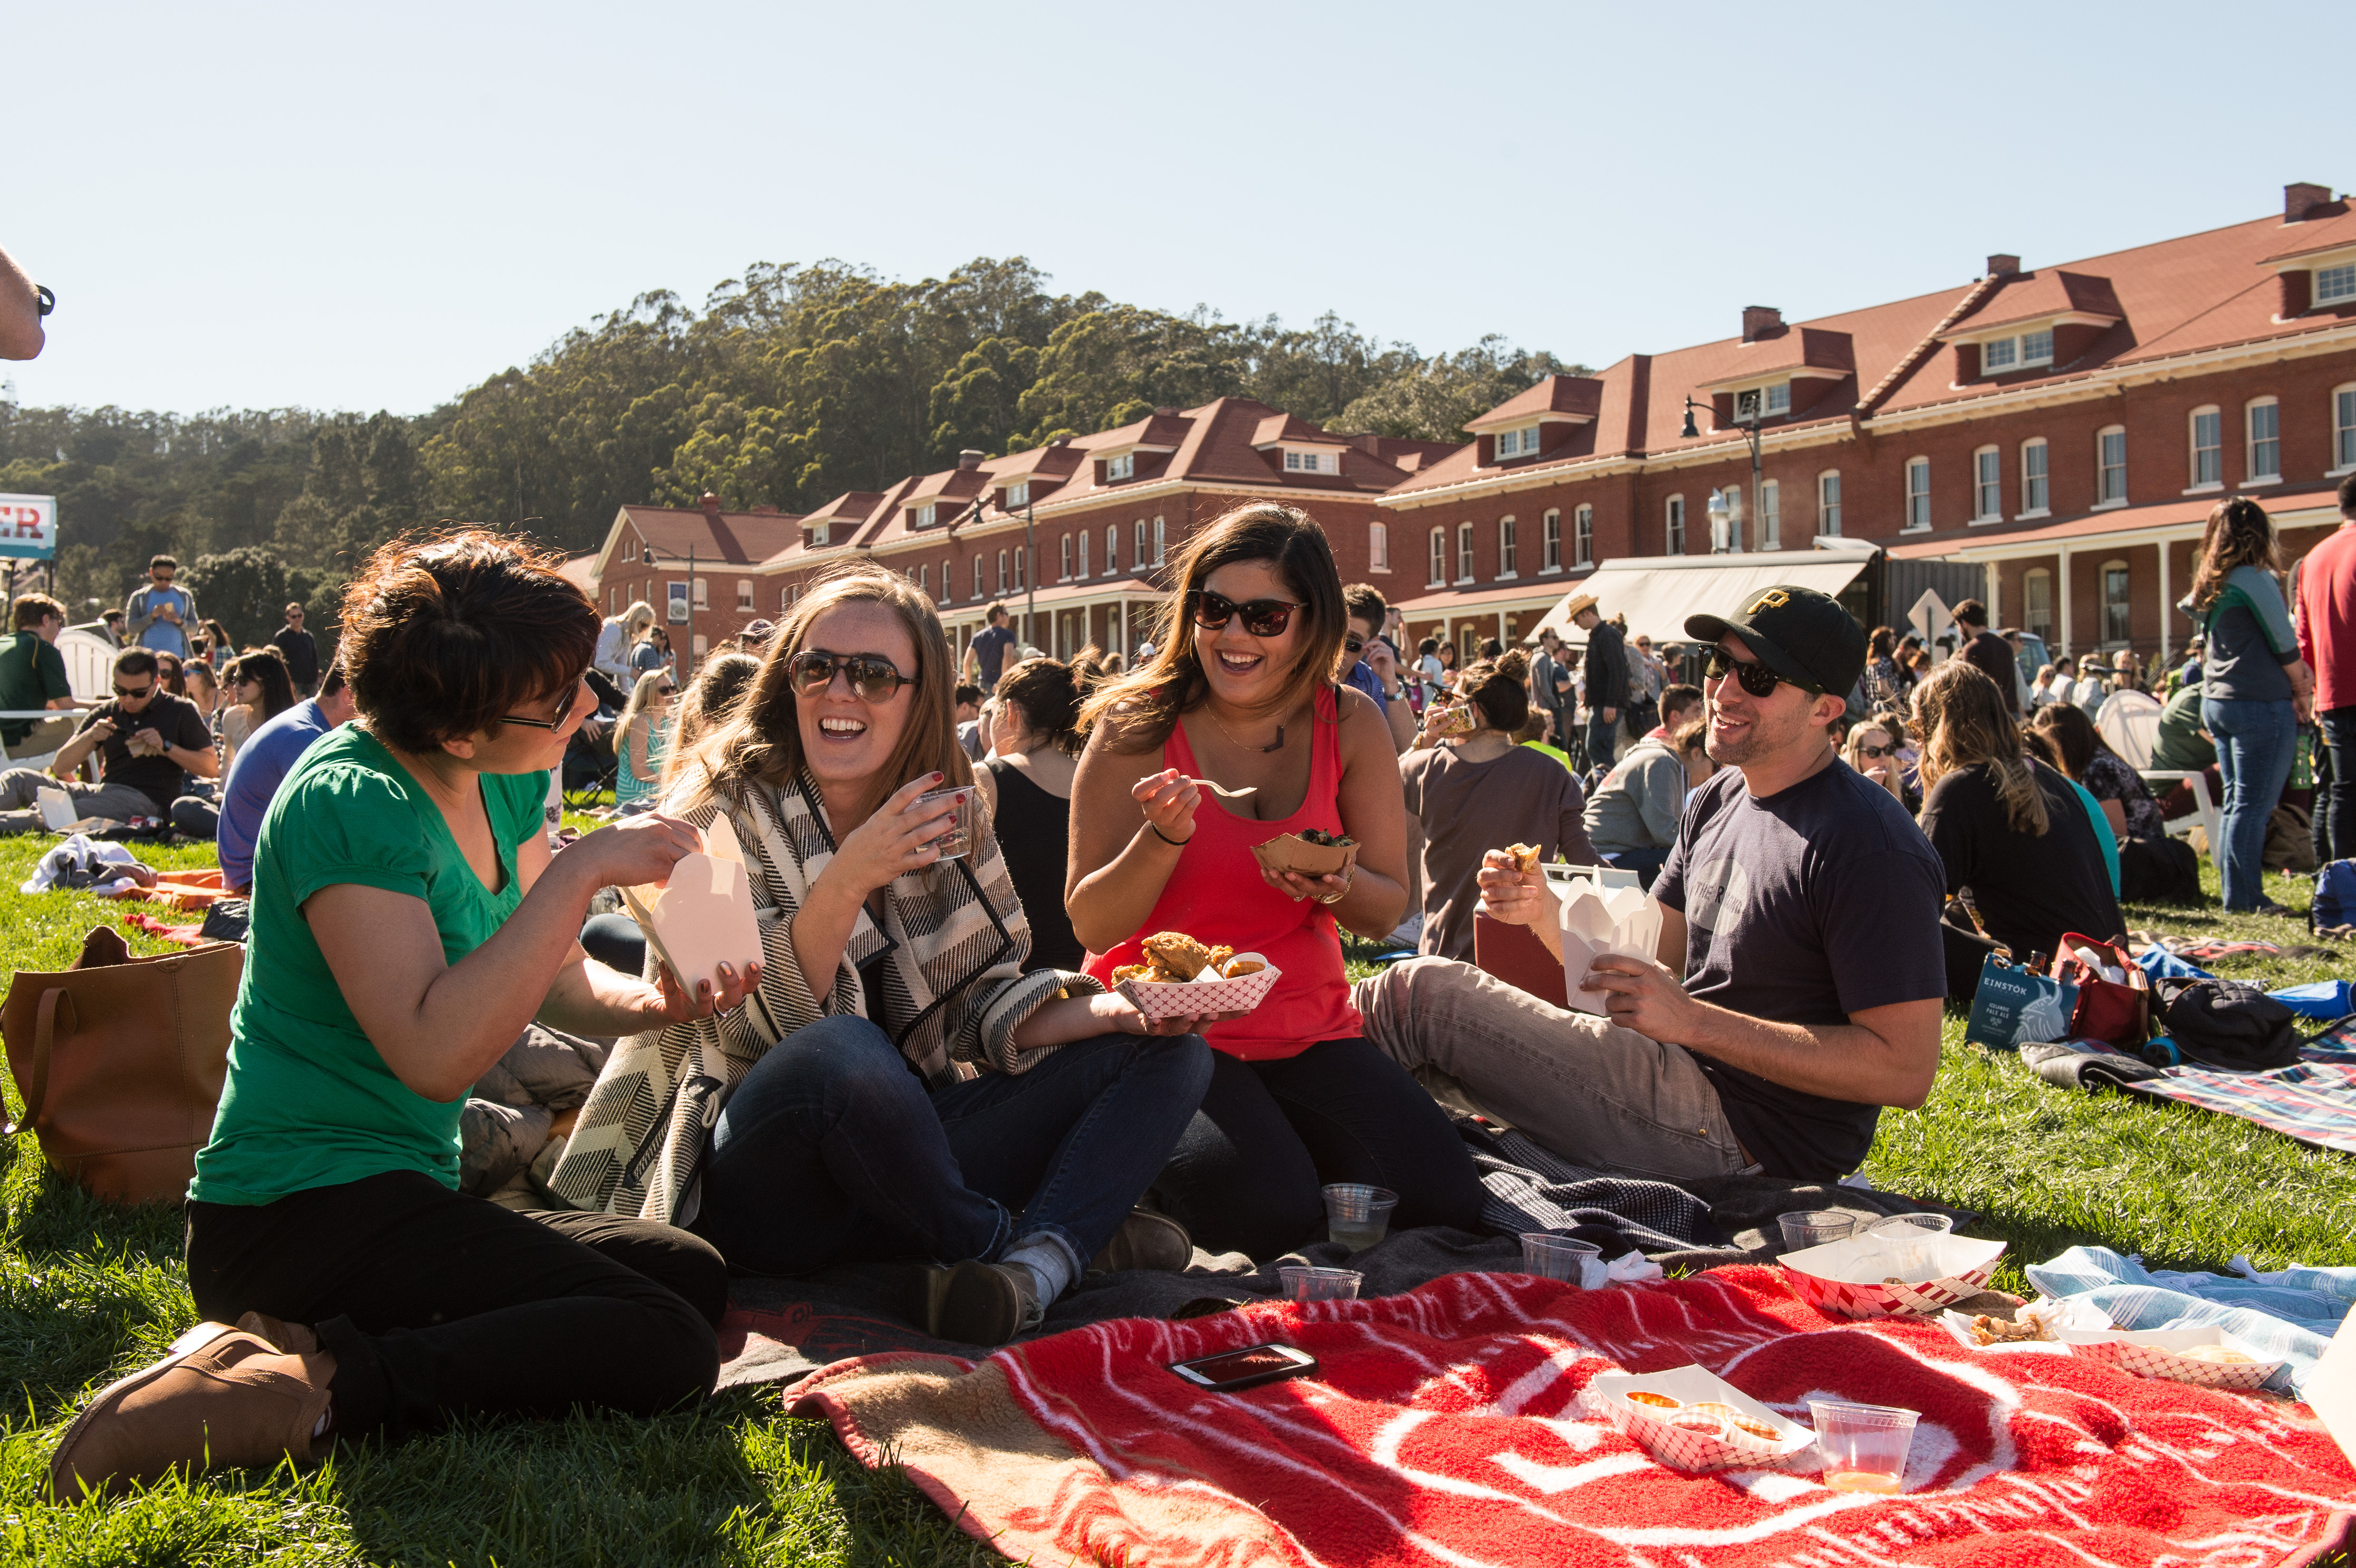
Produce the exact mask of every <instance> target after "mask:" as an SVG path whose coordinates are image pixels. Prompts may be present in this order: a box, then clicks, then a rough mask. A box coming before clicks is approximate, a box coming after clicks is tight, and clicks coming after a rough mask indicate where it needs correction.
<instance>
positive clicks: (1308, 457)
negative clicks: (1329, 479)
mask: <svg viewBox="0 0 2356 1568" xmlns="http://www.w3.org/2000/svg"><path fill="white" fill-rule="evenodd" d="M1284 471H1285V472H1286V473H1287V474H1339V473H1341V472H1342V454H1341V453H1338V452H1287V453H1285V454H1284Z"/></svg>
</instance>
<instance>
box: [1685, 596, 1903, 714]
mask: <svg viewBox="0 0 2356 1568" xmlns="http://www.w3.org/2000/svg"><path fill="white" fill-rule="evenodd" d="M1729 634H1731V635H1734V636H1735V637H1737V638H1739V639H1740V641H1741V643H1742V645H1743V646H1744V647H1746V648H1749V649H1750V650H1751V654H1752V655H1753V656H1755V657H1756V658H1757V659H1758V660H1759V662H1760V663H1761V664H1763V665H1765V666H1766V667H1768V668H1769V669H1772V670H1773V671H1774V672H1775V673H1776V674H1777V675H1780V676H1782V677H1783V678H1784V679H1786V680H1792V681H1797V682H1799V683H1800V684H1802V685H1804V686H1810V687H1814V688H1815V689H1817V690H1818V691H1829V692H1831V693H1832V694H1833V695H1834V696H1836V697H1846V696H1847V695H1848V692H1849V688H1852V687H1854V686H1855V685H1857V682H1858V677H1860V676H1862V675H1863V674H1865V628H1864V627H1863V626H1860V625H1858V624H1857V617H1855V616H1854V615H1851V614H1850V613H1848V612H1847V611H1846V610H1844V609H1842V608H1841V607H1840V602H1839V601H1838V600H1836V599H1833V598H1830V597H1828V596H1827V595H1826V594H1823V593H1819V592H1816V591H1815V589H1813V588H1801V587H1798V586H1795V585H1794V584H1791V583H1779V584H1777V585H1776V586H1775V587H1772V588H1762V589H1760V590H1759V591H1758V592H1754V593H1752V594H1751V596H1750V597H1749V598H1748V599H1745V600H1744V601H1743V603H1742V608H1741V609H1740V610H1739V611H1737V612H1735V613H1733V614H1731V615H1688V616H1687V617H1686V635H1687V636H1688V637H1692V638H1695V639H1696V640H1697V641H1700V642H1705V643H1715V642H1717V641H1718V640H1719V638H1720V637H1723V636H1726V635H1729Z"/></svg>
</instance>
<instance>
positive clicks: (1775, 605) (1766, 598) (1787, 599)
mask: <svg viewBox="0 0 2356 1568" xmlns="http://www.w3.org/2000/svg"><path fill="white" fill-rule="evenodd" d="M1791 602H1792V596H1791V595H1790V594H1788V593H1786V592H1783V590H1782V589H1780V588H1770V589H1769V590H1768V591H1767V592H1764V593H1762V594H1761V595H1760V596H1759V597H1758V598H1756V599H1753V600H1752V601H1751V608H1750V609H1748V610H1745V611H1744V612H1743V613H1744V614H1746V615H1756V614H1757V613H1759V612H1760V611H1762V610H1781V609H1782V608H1783V606H1784V605H1786V604H1789V603H1791Z"/></svg>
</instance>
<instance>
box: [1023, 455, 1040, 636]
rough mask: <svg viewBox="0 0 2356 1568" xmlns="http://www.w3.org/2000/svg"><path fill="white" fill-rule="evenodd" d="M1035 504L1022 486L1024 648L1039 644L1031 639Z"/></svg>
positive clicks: (1035, 566)
mask: <svg viewBox="0 0 2356 1568" xmlns="http://www.w3.org/2000/svg"><path fill="white" fill-rule="evenodd" d="M1037 505H1038V503H1037V502H1035V501H1033V500H1032V499H1031V491H1030V487H1029V486H1027V485H1026V486H1024V487H1023V646H1024V647H1026V648H1031V647H1037V646H1038V644H1036V643H1034V642H1033V641H1032V640H1031V637H1032V617H1033V615H1035V614H1036V613H1038V609H1039V536H1038V535H1037V534H1036V533H1035V532H1033V528H1032V525H1033V523H1034V522H1036V521H1037V518H1036V517H1034V516H1033V508H1034V507H1036V506H1037Z"/></svg>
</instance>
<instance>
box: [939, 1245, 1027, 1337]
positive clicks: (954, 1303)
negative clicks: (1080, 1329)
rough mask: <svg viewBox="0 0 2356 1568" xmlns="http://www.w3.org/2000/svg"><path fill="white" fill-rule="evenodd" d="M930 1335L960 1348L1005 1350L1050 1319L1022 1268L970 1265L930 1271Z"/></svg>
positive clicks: (1014, 1266) (1002, 1265)
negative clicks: (1010, 1343)
mask: <svg viewBox="0 0 2356 1568" xmlns="http://www.w3.org/2000/svg"><path fill="white" fill-rule="evenodd" d="M925 1297H926V1314H925V1318H926V1320H925V1331H926V1333H928V1334H930V1335H932V1336H933V1338H935V1339H953V1340H955V1341H956V1342H957V1343H958V1344H960V1345H1003V1344H1005V1343H1006V1342H1007V1341H1008V1340H1010V1339H1013V1338H1014V1337H1015V1336H1016V1335H1018V1334H1021V1333H1023V1332H1024V1331H1025V1330H1028V1329H1032V1328H1037V1327H1038V1326H1039V1325H1040V1323H1041V1322H1042V1321H1043V1320H1044V1318H1045V1317H1046V1316H1047V1312H1046V1308H1045V1307H1042V1306H1041V1305H1040V1304H1039V1300H1038V1297H1037V1296H1036V1294H1035V1293H1034V1288H1033V1284H1032V1280H1031V1271H1030V1270H1029V1269H1027V1268H1024V1267H1023V1265H1022V1264H986V1263H979V1262H975V1261H972V1260H970V1259H969V1260H968V1261H967V1262H965V1263H961V1264H958V1265H957V1266H956V1267H955V1268H948V1269H938V1268H937V1269H927V1270H926V1278H925Z"/></svg>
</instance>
